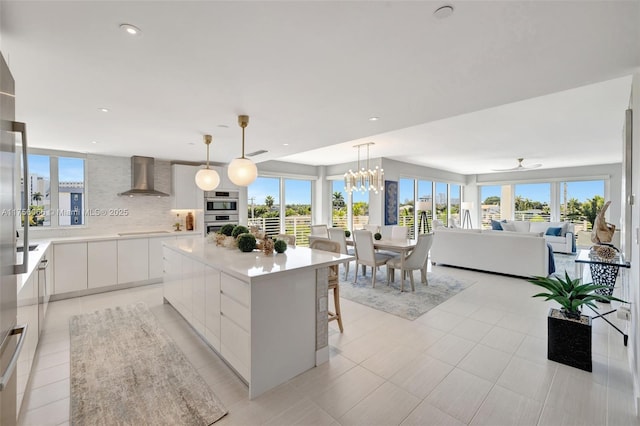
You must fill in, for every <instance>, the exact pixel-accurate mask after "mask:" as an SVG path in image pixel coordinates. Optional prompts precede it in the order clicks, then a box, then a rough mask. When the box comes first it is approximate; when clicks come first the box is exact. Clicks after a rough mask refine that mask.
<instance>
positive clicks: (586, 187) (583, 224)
mask: <svg viewBox="0 0 640 426" xmlns="http://www.w3.org/2000/svg"><path fill="white" fill-rule="evenodd" d="M603 206H604V181H603V180H590V181H576V182H561V183H560V220H562V221H569V222H573V223H575V229H576V233H577V232H578V231H590V230H591V229H592V227H593V222H594V221H595V218H596V214H597V213H598V211H599V210H600V209H601V208H602V207H603Z"/></svg>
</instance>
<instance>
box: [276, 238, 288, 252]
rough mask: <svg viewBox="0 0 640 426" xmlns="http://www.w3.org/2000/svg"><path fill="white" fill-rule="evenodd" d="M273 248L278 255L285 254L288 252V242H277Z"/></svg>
mask: <svg viewBox="0 0 640 426" xmlns="http://www.w3.org/2000/svg"><path fill="white" fill-rule="evenodd" d="M273 248H274V250H275V251H277V252H278V253H284V252H285V251H287V242H286V241H285V240H276V242H275V243H273Z"/></svg>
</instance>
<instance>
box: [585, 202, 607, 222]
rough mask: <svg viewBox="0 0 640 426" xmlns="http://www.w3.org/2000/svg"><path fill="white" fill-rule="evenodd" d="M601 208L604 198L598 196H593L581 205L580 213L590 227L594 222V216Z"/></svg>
mask: <svg viewBox="0 0 640 426" xmlns="http://www.w3.org/2000/svg"><path fill="white" fill-rule="evenodd" d="M603 206H604V198H602V197H601V196H599V195H594V196H593V198H590V199H588V200H587V201H585V202H584V203H582V213H583V214H584V216H585V217H586V219H587V220H588V221H589V222H591V226H593V222H594V221H595V220H596V216H597V215H598V212H599V211H600V209H602V207H603Z"/></svg>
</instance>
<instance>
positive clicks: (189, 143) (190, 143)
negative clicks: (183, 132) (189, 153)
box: [187, 142, 195, 145]
mask: <svg viewBox="0 0 640 426" xmlns="http://www.w3.org/2000/svg"><path fill="white" fill-rule="evenodd" d="M187 145H195V143H194V142H187Z"/></svg>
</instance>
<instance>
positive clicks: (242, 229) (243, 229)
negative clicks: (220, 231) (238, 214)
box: [231, 225, 249, 238]
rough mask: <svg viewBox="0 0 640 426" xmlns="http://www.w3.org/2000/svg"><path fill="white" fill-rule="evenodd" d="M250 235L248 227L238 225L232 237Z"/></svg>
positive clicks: (232, 232)
mask: <svg viewBox="0 0 640 426" xmlns="http://www.w3.org/2000/svg"><path fill="white" fill-rule="evenodd" d="M248 233H249V228H247V227H246V226H244V225H236V226H235V227H234V228H233V231H231V236H232V237H233V238H238V235H241V234H248Z"/></svg>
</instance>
